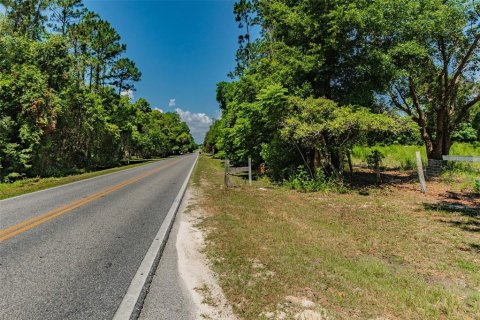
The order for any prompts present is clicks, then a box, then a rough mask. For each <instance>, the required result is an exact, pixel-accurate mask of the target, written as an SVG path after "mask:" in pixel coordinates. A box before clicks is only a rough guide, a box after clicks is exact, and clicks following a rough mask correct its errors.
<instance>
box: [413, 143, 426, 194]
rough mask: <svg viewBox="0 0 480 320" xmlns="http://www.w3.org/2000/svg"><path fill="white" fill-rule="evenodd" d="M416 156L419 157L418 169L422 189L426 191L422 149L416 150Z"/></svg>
mask: <svg viewBox="0 0 480 320" xmlns="http://www.w3.org/2000/svg"><path fill="white" fill-rule="evenodd" d="M415 157H416V158H417V170H418V180H420V191H421V192H423V193H426V192H427V185H426V183H425V176H424V174H423V164H422V156H421V155H420V151H417V152H415Z"/></svg>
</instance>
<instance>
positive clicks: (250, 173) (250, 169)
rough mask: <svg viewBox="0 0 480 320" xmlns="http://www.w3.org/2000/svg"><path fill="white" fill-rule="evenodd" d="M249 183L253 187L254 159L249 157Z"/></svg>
mask: <svg viewBox="0 0 480 320" xmlns="http://www.w3.org/2000/svg"><path fill="white" fill-rule="evenodd" d="M248 183H249V184H250V185H252V157H248Z"/></svg>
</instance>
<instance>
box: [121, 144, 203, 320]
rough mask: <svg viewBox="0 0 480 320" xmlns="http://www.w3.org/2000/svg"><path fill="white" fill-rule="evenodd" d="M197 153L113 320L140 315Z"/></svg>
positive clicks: (135, 317) (127, 318)
mask: <svg viewBox="0 0 480 320" xmlns="http://www.w3.org/2000/svg"><path fill="white" fill-rule="evenodd" d="M198 158H199V155H198V153H197V155H196V158H195V161H194V163H193V165H192V167H191V169H190V172H189V173H188V175H187V177H186V178H185V181H184V182H183V185H182V187H181V188H180V191H179V192H178V194H177V196H176V198H175V200H174V201H173V204H172V206H171V207H170V210H169V211H168V213H167V216H166V217H165V219H164V220H163V223H162V225H161V226H160V229H159V230H158V233H157V235H156V236H155V238H154V240H153V242H152V244H151V245H150V248H149V249H148V251H147V254H146V255H145V257H144V258H143V260H142V263H141V264H140V267H139V268H138V270H137V273H136V274H135V276H134V277H133V279H132V282H131V283H130V286H129V287H128V290H127V293H126V294H125V296H124V297H123V300H122V302H121V303H120V306H119V307H118V309H117V312H116V313H115V315H114V317H113V320H129V319H137V318H138V316H139V315H140V311H141V308H142V305H143V301H144V299H145V296H146V295H147V291H148V288H149V287H150V283H151V280H152V278H153V275H154V273H155V269H156V267H157V266H158V263H159V261H160V257H161V255H162V252H163V248H164V247H165V244H166V243H167V240H168V235H169V233H170V230H171V228H172V225H173V222H174V221H175V216H176V214H177V211H178V208H179V207H180V203H181V202H182V199H183V195H184V194H185V191H186V189H187V185H188V182H189V180H190V176H191V175H192V172H193V169H194V168H195V165H196V164H197V161H198Z"/></svg>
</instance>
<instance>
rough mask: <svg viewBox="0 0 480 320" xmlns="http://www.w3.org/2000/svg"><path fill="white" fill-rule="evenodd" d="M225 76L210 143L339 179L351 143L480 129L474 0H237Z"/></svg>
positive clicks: (441, 137)
mask: <svg viewBox="0 0 480 320" xmlns="http://www.w3.org/2000/svg"><path fill="white" fill-rule="evenodd" d="M233 9H234V14H235V19H236V21H237V22H238V26H239V28H240V30H241V35H240V36H239V38H238V43H239V48H238V50H237V54H236V60H237V67H236V68H235V70H234V71H233V72H232V73H231V74H230V76H231V78H232V80H231V81H229V82H221V83H219V84H218V85H217V100H218V103H219V105H220V109H221V111H222V117H221V119H219V120H217V121H216V122H214V123H213V125H212V126H211V128H210V130H209V132H207V134H206V137H205V142H204V144H205V147H206V149H207V151H212V150H215V152H216V153H217V155H218V156H220V157H228V158H230V159H231V160H232V161H233V162H235V163H245V162H246V158H247V157H248V156H251V157H252V159H253V160H254V162H255V163H257V164H259V163H261V162H265V163H266V164H267V165H268V167H269V169H270V170H269V172H270V174H271V175H272V176H273V178H274V179H278V180H282V179H288V178H289V177H291V176H292V175H294V174H295V172H297V170H298V167H299V166H301V168H302V170H305V171H307V172H308V174H309V175H310V176H311V177H312V178H313V177H315V176H316V175H317V174H319V173H320V174H321V175H325V174H326V175H327V176H330V177H334V178H335V179H337V180H341V179H342V177H343V172H344V166H345V163H349V164H350V165H351V162H350V161H349V160H350V156H349V155H350V150H351V149H352V147H353V146H354V145H357V144H373V143H376V142H382V143H403V144H414V143H422V142H423V144H424V145H425V147H426V150H427V154H428V157H429V158H431V159H441V156H442V155H445V154H449V151H450V148H451V146H452V143H453V141H455V140H460V141H466V142H475V141H476V142H478V141H480V103H479V102H480V87H479V82H478V75H479V70H480V59H479V58H480V56H479V44H480V6H479V4H478V3H476V2H474V1H470V0H421V1H419V0H376V1H363V0H348V1H347V0H345V1H344V0H296V1H291V0H268V1H267V0H239V1H237V2H236V3H235V4H234V8H233Z"/></svg>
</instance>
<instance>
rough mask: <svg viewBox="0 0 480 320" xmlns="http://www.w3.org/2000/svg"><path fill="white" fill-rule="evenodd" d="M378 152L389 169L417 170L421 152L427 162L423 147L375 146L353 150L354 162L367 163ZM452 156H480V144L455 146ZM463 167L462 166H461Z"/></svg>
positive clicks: (455, 144)
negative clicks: (368, 158)
mask: <svg viewBox="0 0 480 320" xmlns="http://www.w3.org/2000/svg"><path fill="white" fill-rule="evenodd" d="M375 150H378V151H379V152H380V153H381V154H383V155H384V156H385V157H384V158H383V159H382V165H383V166H384V167H388V168H394V169H401V170H412V169H415V168H416V163H415V152H416V151H420V153H421V156H422V159H423V161H424V162H427V152H426V150H425V146H422V145H387V146H384V145H374V146H372V147H368V146H355V147H353V149H352V160H353V162H354V164H356V165H362V164H365V163H367V157H368V155H369V154H371V153H372V152H374V151H375ZM451 154H453V155H458V156H480V144H469V143H459V142H456V143H454V144H453V146H452V149H451ZM460 166H461V165H460Z"/></svg>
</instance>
